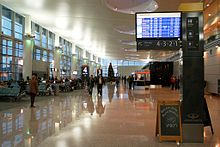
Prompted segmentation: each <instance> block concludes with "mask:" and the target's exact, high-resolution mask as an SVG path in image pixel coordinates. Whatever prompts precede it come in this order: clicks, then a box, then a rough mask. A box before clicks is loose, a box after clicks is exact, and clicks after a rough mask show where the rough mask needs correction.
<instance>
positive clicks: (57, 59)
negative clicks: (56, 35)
mask: <svg viewBox="0 0 220 147" xmlns="http://www.w3.org/2000/svg"><path fill="white" fill-rule="evenodd" d="M61 53H62V52H61V47H60V46H56V47H55V50H54V71H53V72H54V74H53V75H54V79H55V78H56V77H57V79H58V80H60V56H61Z"/></svg>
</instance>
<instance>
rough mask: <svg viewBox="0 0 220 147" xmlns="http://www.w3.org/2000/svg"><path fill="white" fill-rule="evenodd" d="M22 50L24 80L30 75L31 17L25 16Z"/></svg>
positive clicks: (31, 51)
mask: <svg viewBox="0 0 220 147" xmlns="http://www.w3.org/2000/svg"><path fill="white" fill-rule="evenodd" d="M23 45H24V50H23V75H22V77H23V78H24V79H25V80H26V79H27V77H29V78H31V76H32V60H33V49H34V36H33V35H32V34H31V17H30V16H25V36H24V41H23Z"/></svg>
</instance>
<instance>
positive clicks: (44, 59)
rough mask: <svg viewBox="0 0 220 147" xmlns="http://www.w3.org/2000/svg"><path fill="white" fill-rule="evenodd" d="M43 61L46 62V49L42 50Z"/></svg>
mask: <svg viewBox="0 0 220 147" xmlns="http://www.w3.org/2000/svg"><path fill="white" fill-rule="evenodd" d="M43 61H44V62H47V51H44V52H43Z"/></svg>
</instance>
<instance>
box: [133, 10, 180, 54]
mask: <svg viewBox="0 0 220 147" xmlns="http://www.w3.org/2000/svg"><path fill="white" fill-rule="evenodd" d="M135 33H136V41H137V50H179V49H180V48H181V39H182V13H181V12H138V13H136V14H135Z"/></svg>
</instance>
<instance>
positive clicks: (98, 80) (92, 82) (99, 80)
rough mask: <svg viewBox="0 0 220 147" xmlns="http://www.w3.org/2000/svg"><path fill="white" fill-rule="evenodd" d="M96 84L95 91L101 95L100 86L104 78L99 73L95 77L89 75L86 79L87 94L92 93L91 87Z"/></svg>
mask: <svg viewBox="0 0 220 147" xmlns="http://www.w3.org/2000/svg"><path fill="white" fill-rule="evenodd" d="M95 84H96V85H97V91H98V94H99V95H100V96H102V86H103V84H104V78H103V77H102V75H99V76H98V77H97V78H94V77H93V75H91V76H90V78H89V80H88V87H89V88H88V90H89V94H90V95H92V91H93V87H94V86H95Z"/></svg>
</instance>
